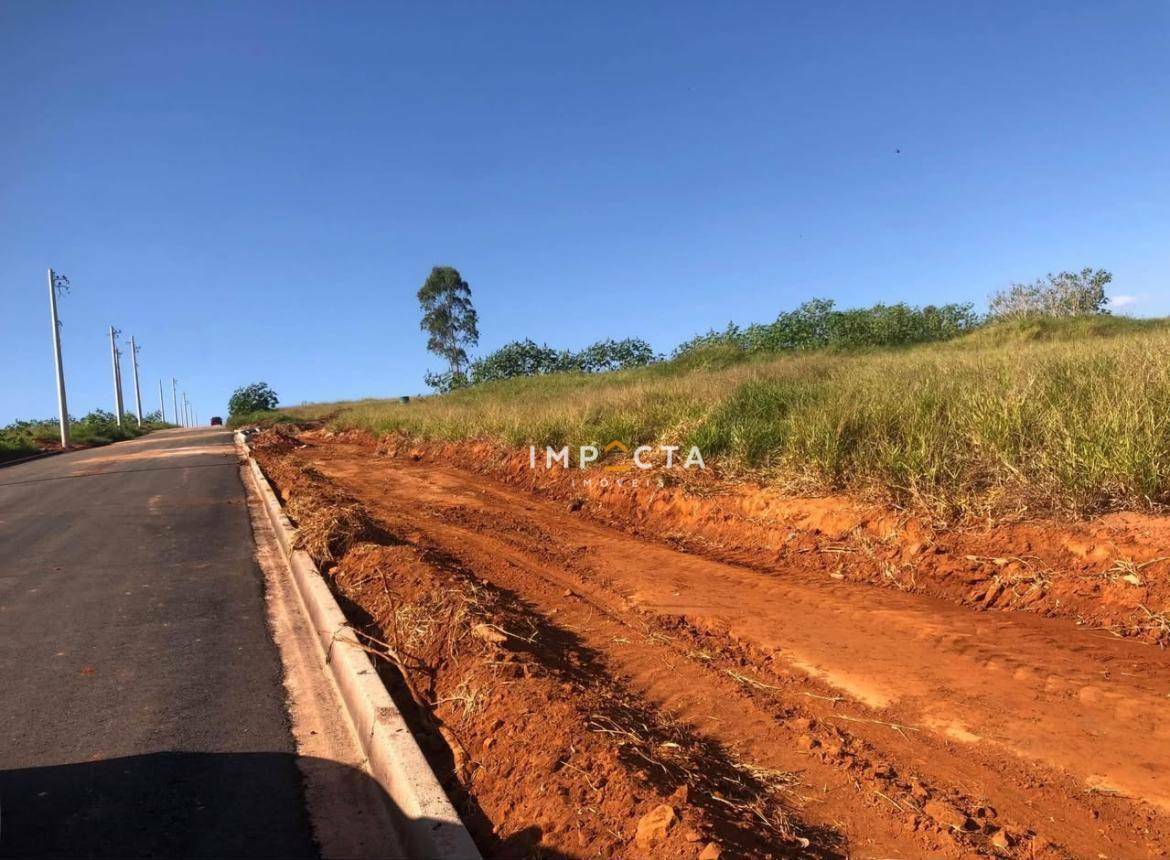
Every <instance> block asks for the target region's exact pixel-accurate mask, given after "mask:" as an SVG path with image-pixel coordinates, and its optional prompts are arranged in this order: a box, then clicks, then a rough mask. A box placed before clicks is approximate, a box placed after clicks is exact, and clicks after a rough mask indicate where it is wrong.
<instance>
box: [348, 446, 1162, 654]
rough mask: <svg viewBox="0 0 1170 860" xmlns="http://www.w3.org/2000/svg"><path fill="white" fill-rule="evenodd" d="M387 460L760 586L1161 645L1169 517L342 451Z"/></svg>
mask: <svg viewBox="0 0 1170 860" xmlns="http://www.w3.org/2000/svg"><path fill="white" fill-rule="evenodd" d="M345 441H347V442H349V443H353V444H361V445H364V446H367V447H368V448H369V449H370V450H371V451H373V452H375V453H377V454H379V455H381V456H388V457H403V456H404V457H408V458H410V459H412V460H414V461H429V462H433V463H442V464H455V465H459V466H461V467H463V468H466V469H470V470H474V471H478V472H482V473H485V474H490V475H492V476H493V477H495V478H496V479H498V480H502V481H506V482H508V483H510V484H512V485H515V486H519V487H523V488H525V489H528V490H531V491H534V492H537V493H539V494H541V495H546V496H552V497H554V498H558V499H561V500H563V501H565V502H566V503H568V504H570V505H572V506H573V508H574V510H579V511H581V512H582V513H584V514H587V515H589V516H591V517H592V518H594V519H597V520H599V521H602V522H605V523H607V524H609V525H613V526H616V527H618V528H622V529H624V530H626V531H629V532H631V533H633V534H636V535H638V536H640V537H644V538H648V539H653V540H659V541H665V542H667V543H669V544H671V545H673V546H677V547H680V548H683V549H685V550H686V551H688V552H693V553H698V554H702V555H707V556H709V557H712V558H718V559H721V560H724V561H729V562H733V563H735V564H740V565H747V566H750V567H753V568H756V569H758V570H763V571H766V572H770V573H784V574H785V575H786V576H790V575H793V573H794V570H799V572H800V574H801V575H804V576H813V577H831V578H833V579H839V580H851V581H859V582H868V583H872V584H875V585H882V586H888V587H891V588H896V589H899V590H901V591H907V592H914V593H921V594H930V595H933V596H937V597H943V598H946V599H947V600H951V601H954V602H957V603H961V604H964V605H968V606H974V607H977V608H979V609H1000V610H1005V609H1007V610H1027V611H1029V612H1035V613H1037V614H1040V615H1044V616H1061V617H1068V618H1073V619H1075V620H1077V621H1078V622H1079V623H1082V624H1085V625H1087V626H1091V627H1094V628H1096V629H1100V630H1103V631H1106V632H1109V633H1111V634H1114V635H1118V636H1126V637H1136V638H1139V639H1143V640H1145V641H1149V642H1154V643H1157V644H1159V645H1166V644H1170V549H1168V548H1170V518H1168V517H1160V516H1154V515H1149V514H1136V513H1123V514H1111V515H1108V516H1106V517H1102V518H1099V519H1095V520H1088V521H1066V520H1052V519H1039V520H1030V521H1020V522H998V523H986V522H974V521H970V522H965V523H961V524H956V525H950V526H947V525H944V524H940V523H932V522H929V521H926V520H923V519H921V518H919V517H916V516H913V515H911V514H909V513H906V512H902V511H894V510H890V509H888V508H882V507H880V506H875V505H867V504H864V503H860V502H857V501H854V500H851V499H848V498H843V497H829V498H792V497H787V496H784V495H782V494H781V493H779V492H778V491H776V490H773V489H769V488H763V487H758V486H752V485H745V484H741V483H735V484H732V483H728V482H725V481H721V480H720V479H719V478H718V476H716V475H713V474H695V473H690V474H684V475H682V476H678V475H669V476H665V478H666V480H665V481H664V482H663V483H662V484H661V485H660V483H659V482H658V480H656V479H653V478H651V479H647V478H646V477H645V476H644V475H642V474H638V473H636V471H635V470H632V469H630V468H620V469H614V468H613V467H606V466H601V467H597V468H594V469H591V470H587V471H584V472H581V471H579V470H567V471H566V470H564V469H561V468H559V467H556V468H554V469H553V470H551V471H545V470H543V469H537V470H533V469H531V468H530V465H529V457H528V453H527V452H519V451H515V450H512V449H507V448H504V447H502V446H499V445H496V444H493V443H474V444H464V445H456V444H450V443H447V444H423V443H417V442H412V441H409V440H403V439H394V438H390V439H386V440H382V441H380V442H375V441H374V440H373V439H372V438H371V437H369V436H363V435H361V434H350V435H349V436H348V437H347V439H346V440H345Z"/></svg>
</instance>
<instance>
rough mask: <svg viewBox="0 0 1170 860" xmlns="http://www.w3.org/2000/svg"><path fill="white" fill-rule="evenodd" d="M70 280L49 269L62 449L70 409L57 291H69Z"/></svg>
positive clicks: (50, 306) (65, 439) (50, 307)
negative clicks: (66, 389)
mask: <svg viewBox="0 0 1170 860" xmlns="http://www.w3.org/2000/svg"><path fill="white" fill-rule="evenodd" d="M68 289H69V279H68V278H66V277H65V276H64V275H58V274H56V273H55V272H54V271H53V270H52V269H49V316H51V317H52V320H53V360H54V362H55V363H56V365H57V414H58V416H59V417H60V421H61V447H62V448H68V447H69V407H68V405H67V404H66V403H65V365H63V364H62V363H61V321H60V320H59V319H57V291H58V290H61V291H68Z"/></svg>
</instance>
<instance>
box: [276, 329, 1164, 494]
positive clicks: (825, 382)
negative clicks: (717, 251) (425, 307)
mask: <svg viewBox="0 0 1170 860" xmlns="http://www.w3.org/2000/svg"><path fill="white" fill-rule="evenodd" d="M339 408H340V409H341V411H340V412H337V410H338V409H339ZM294 411H295V412H296V413H297V414H299V415H301V416H304V417H318V416H321V415H325V414H330V413H335V414H333V417H332V419H331V422H332V424H333V426H336V427H339V428H349V427H359V428H365V429H369V430H371V431H373V432H375V433H386V432H395V431H397V432H405V433H408V434H412V435H415V436H418V437H423V438H430V439H464V438H483V437H488V438H496V439H500V440H503V441H505V442H507V443H509V444H513V445H527V444H530V443H535V444H538V445H545V444H549V445H557V446H559V445H563V444H569V445H579V444H587V443H597V442H600V443H602V444H604V443H605V442H607V441H609V440H611V439H620V440H622V441H623V442H625V443H626V444H631V445H632V444H643V443H651V444H657V443H664V444H683V445H691V444H694V445H699V446H700V447H701V449H702V451H703V453H704V456H705V457H706V459H707V461H708V464H709V465H710V464H712V463H713V462H714V463H716V464H718V465H719V466H721V467H722V468H724V469H726V470H728V471H731V472H752V473H756V474H758V475H759V476H760V477H762V478H763V479H765V480H768V481H772V482H780V483H783V484H785V485H791V486H792V487H793V488H794V489H801V490H805V491H808V490H813V491H837V490H847V491H855V492H862V493H867V494H872V493H878V494H881V495H883V496H885V497H888V498H892V499H893V500H895V501H897V502H900V503H909V504H914V505H925V506H928V507H930V508H932V509H934V510H936V511H938V512H940V513H945V514H955V513H961V512H979V513H982V512H991V511H995V512H1003V511H1007V510H1016V509H1023V508H1027V509H1033V510H1053V509H1055V510H1063V511H1068V512H1074V513H1087V512H1091V511H1096V510H1102V509H1108V508H1122V507H1124V508H1143V507H1150V506H1151V505H1157V504H1163V503H1166V502H1170V321H1165V320H1152V321H1142V320H1132V319H1126V318H1113V317H1094V318H1079V319H1066V320H1053V319H1048V320H1030V321H1016V322H1012V323H1003V324H999V325H993V326H986V327H983V328H981V329H979V330H977V331H975V332H973V333H971V334H968V335H966V336H963V337H961V338H958V339H956V340H953V341H949V342H946V343H939V344H930V345H924V346H918V347H912V348H904V349H896V350H891V349H883V350H873V351H868V352H864V353H857V352H853V353H840V352H832V351H816V352H811V351H810V352H800V353H788V354H781V355H771V356H764V357H759V356H748V355H745V354H744V353H742V352H739V351H737V350H735V349H734V348H729V347H713V348H711V349H707V350H699V351H696V352H692V353H689V354H687V355H685V356H684V357H682V358H680V359H677V360H675V361H671V362H665V363H661V364H657V365H652V366H650V367H646V368H640V369H637V370H629V371H621V372H616V373H608V374H596V375H586V374H554V375H548V376H540V377H528V378H520V379H510V380H504V381H501V382H494V383H488V384H484V385H480V386H476V387H474V388H470V389H465V390H462V391H457V392H455V393H452V394H448V395H443V396H436V397H429V398H423V399H420V400H415V401H414V402H411V403H409V404H400V403H398V402H396V401H377V400H367V401H359V402H355V403H346V404H321V405H316V406H308V407H300V408H299V409H298V410H294Z"/></svg>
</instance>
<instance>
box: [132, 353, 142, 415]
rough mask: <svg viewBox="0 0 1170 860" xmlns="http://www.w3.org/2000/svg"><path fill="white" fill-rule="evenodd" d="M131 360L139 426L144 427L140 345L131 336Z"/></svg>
mask: <svg viewBox="0 0 1170 860" xmlns="http://www.w3.org/2000/svg"><path fill="white" fill-rule="evenodd" d="M130 360H131V361H133V362H134V405H135V406H136V407H137V408H138V426H139V427H141V426H142V391H141V389H139V387H138V344H136V343H135V342H134V335H130Z"/></svg>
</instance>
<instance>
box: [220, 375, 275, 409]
mask: <svg viewBox="0 0 1170 860" xmlns="http://www.w3.org/2000/svg"><path fill="white" fill-rule="evenodd" d="M278 402H279V401H278V400H277V397H276V392H275V391H273V390H272V389H271V388H269V387H268V383H267V382H253V383H252V384H251V385H245V386H243V387H242V388H237V389H236V390H235V391H234V392H232V396H231V399H230V400H229V401H228V415H246V414H248V413H250V412H271V411H272V410H273V409H275V408H276V405H277V403H278Z"/></svg>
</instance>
